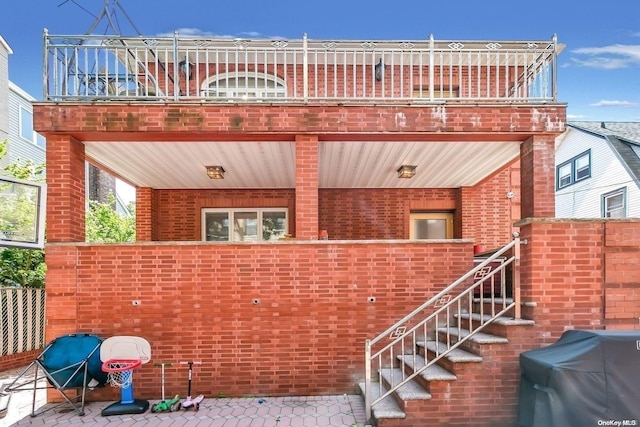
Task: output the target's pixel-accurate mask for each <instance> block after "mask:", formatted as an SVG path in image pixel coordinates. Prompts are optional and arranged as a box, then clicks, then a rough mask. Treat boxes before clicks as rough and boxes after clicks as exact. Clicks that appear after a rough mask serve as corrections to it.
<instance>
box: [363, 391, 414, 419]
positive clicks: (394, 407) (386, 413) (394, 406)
mask: <svg viewBox="0 0 640 427" xmlns="http://www.w3.org/2000/svg"><path fill="white" fill-rule="evenodd" d="M359 386H360V392H361V393H362V396H365V391H364V390H365V384H364V383H360V384H359ZM381 389H382V391H381ZM387 390H389V389H388V388H386V387H385V386H384V384H381V383H371V390H370V392H369V396H370V397H371V401H372V402H373V401H374V400H376V399H377V398H378V397H380V396H381V395H382V394H384V393H386V392H387ZM371 412H372V415H373V417H374V418H376V419H383V418H406V417H407V414H405V412H404V411H403V410H402V409H400V405H398V403H397V402H396V401H395V399H394V398H393V396H392V395H389V396H387V397H385V398H384V399H382V400H381V401H380V402H378V403H376V404H375V405H373V407H372V408H371Z"/></svg>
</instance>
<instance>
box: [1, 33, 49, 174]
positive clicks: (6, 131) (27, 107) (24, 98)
mask: <svg viewBox="0 0 640 427" xmlns="http://www.w3.org/2000/svg"><path fill="white" fill-rule="evenodd" d="M11 53H13V52H12V51H11V48H10V47H9V45H8V44H7V43H6V42H5V41H4V39H3V38H2V36H0V141H4V140H5V139H6V140H8V141H9V144H8V147H7V148H8V154H7V156H5V157H4V158H3V159H2V160H0V162H1V163H0V166H2V165H6V164H8V163H15V162H17V161H18V160H21V161H25V160H31V161H32V162H34V163H35V164H42V163H44V161H45V139H44V137H43V136H42V135H40V134H38V133H36V132H35V131H34V130H33V105H32V104H31V103H32V102H33V101H35V98H34V97H32V96H31V95H29V94H28V93H26V92H25V91H24V90H22V89H21V88H19V87H18V86H16V85H15V84H13V83H12V82H11V81H9V60H8V58H9V55H10V54H11Z"/></svg>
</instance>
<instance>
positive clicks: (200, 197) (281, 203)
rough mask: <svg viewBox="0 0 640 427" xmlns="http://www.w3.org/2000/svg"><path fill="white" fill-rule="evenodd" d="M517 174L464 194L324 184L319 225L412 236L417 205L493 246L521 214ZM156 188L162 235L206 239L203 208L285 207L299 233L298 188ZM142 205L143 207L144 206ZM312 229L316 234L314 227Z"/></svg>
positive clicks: (337, 232)
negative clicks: (512, 196)
mask: <svg viewBox="0 0 640 427" xmlns="http://www.w3.org/2000/svg"><path fill="white" fill-rule="evenodd" d="M512 175H513V170H512V168H510V169H507V170H505V171H503V172H501V173H499V174H497V175H496V176H495V177H492V178H491V179H489V180H487V181H485V182H484V183H482V184H481V185H480V186H479V187H478V188H477V189H476V188H470V189H464V197H463V198H462V200H459V198H458V192H459V190H457V189H451V188H444V189H321V190H319V191H318V194H319V196H318V199H319V202H318V205H319V213H318V227H317V228H319V229H325V230H327V231H328V233H329V239H332V240H340V239H344V240H367V239H407V238H408V237H409V214H410V213H411V212H412V211H414V212H429V211H439V212H442V211H450V212H454V211H456V212H458V211H460V212H462V213H461V214H460V215H456V218H455V221H456V222H460V221H462V225H461V226H460V227H462V228H464V234H461V233H462V232H461V231H460V230H458V231H456V232H455V234H454V237H456V238H468V239H475V240H476V242H478V243H484V244H487V245H491V247H495V246H499V245H503V244H505V243H507V242H509V241H510V240H511V229H512V227H511V224H512V223H513V222H515V220H517V219H518V218H513V217H512V216H510V215H512V211H511V209H512V207H513V206H512V203H514V202H513V201H512V200H509V199H507V198H506V193H507V191H509V190H510V189H511V188H513V189H514V190H515V192H516V193H517V191H518V190H517V188H518V187H517V184H516V183H514V184H513V185H511V184H509V180H510V177H511V176H512ZM153 194H154V197H155V200H156V203H155V204H154V206H155V211H156V215H155V216H154V218H155V219H154V221H153V223H154V224H155V230H156V233H155V236H157V239H158V240H166V241H177V240H201V229H200V227H201V209H202V208H232V207H285V208H288V209H289V232H290V234H294V235H295V223H294V222H295V221H294V218H295V217H296V215H295V212H296V206H295V196H294V195H295V190H293V189H291V190H287V189H273V190H269V189H251V190H244V189H242V190H240V189H239V190H155V191H154V192H153ZM494 196H495V198H493V197H494ZM498 196H500V198H498ZM142 206H146V205H142ZM142 206H140V207H138V209H139V210H140V211H141V212H144V210H143V208H142ZM460 206H462V207H461V208H460ZM312 214H313V213H312V212H310V213H308V215H312ZM312 235H313V236H312V237H313V238H317V231H315V229H314V231H313V232H312ZM139 240H143V239H139Z"/></svg>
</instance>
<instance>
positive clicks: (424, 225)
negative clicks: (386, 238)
mask: <svg viewBox="0 0 640 427" xmlns="http://www.w3.org/2000/svg"><path fill="white" fill-rule="evenodd" d="M409 238H411V239H452V238H453V213H450V212H428V213H427V212H412V213H411V216H410V220H409Z"/></svg>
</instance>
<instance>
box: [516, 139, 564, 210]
mask: <svg viewBox="0 0 640 427" xmlns="http://www.w3.org/2000/svg"><path fill="white" fill-rule="evenodd" d="M554 144H555V141H554V137H553V136H551V135H535V136H532V137H531V138H529V139H527V140H526V141H524V142H523V143H522V145H521V146H520V165H521V169H520V184H521V191H522V202H521V218H523V219H524V218H553V217H555V214H556V207H555V178H554V177H555V158H554V155H555V145H554Z"/></svg>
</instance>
